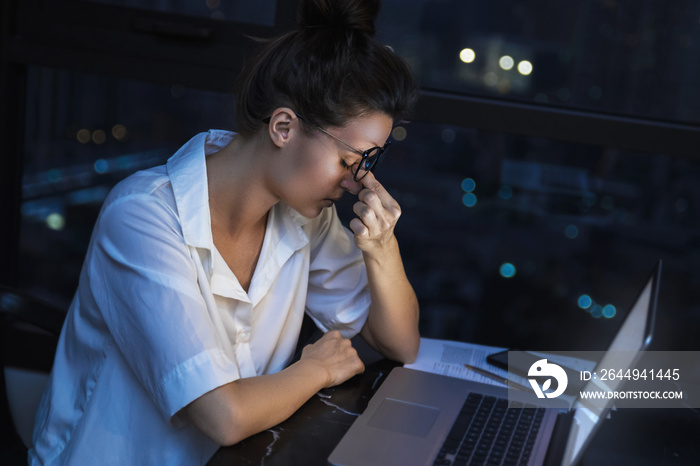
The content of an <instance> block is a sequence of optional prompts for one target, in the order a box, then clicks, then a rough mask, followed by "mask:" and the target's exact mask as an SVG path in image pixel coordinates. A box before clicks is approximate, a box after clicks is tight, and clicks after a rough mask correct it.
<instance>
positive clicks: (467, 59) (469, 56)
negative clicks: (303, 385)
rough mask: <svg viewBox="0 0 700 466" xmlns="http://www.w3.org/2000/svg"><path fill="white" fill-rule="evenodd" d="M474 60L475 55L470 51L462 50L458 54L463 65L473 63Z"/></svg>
mask: <svg viewBox="0 0 700 466" xmlns="http://www.w3.org/2000/svg"><path fill="white" fill-rule="evenodd" d="M475 58H476V53H474V51H473V50H472V49H462V51H461V52H459V59H460V60H462V61H463V62H464V63H471V62H473V61H474V59H475Z"/></svg>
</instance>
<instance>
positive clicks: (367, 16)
mask: <svg viewBox="0 0 700 466" xmlns="http://www.w3.org/2000/svg"><path fill="white" fill-rule="evenodd" d="M379 9H380V2H379V0H302V1H301V2H300V5H299V12H298V13H299V16H298V21H297V23H298V26H297V28H296V29H295V30H293V31H291V32H289V33H287V34H285V35H283V36H280V37H277V38H274V39H271V40H269V41H265V42H264V43H263V45H262V46H261V47H260V48H259V49H258V50H257V52H256V53H255V55H254V56H253V57H252V58H251V59H250V60H248V62H247V64H246V66H245V67H244V69H243V71H242V73H241V75H240V76H239V79H238V81H237V85H236V99H237V108H236V119H237V122H238V131H239V133H240V134H241V135H243V136H244V137H246V136H251V135H253V134H254V133H256V132H257V130H258V129H259V128H260V125H261V120H262V119H263V118H265V117H268V116H270V113H271V112H272V111H273V110H274V109H275V108H278V107H280V106H289V107H291V108H292V109H294V111H296V112H297V113H298V114H300V115H302V116H303V117H304V120H305V121H308V122H310V123H311V124H313V125H317V126H321V127H327V126H343V125H344V124H345V123H347V122H348V120H350V119H352V118H355V117H358V116H362V115H364V114H367V113H370V112H383V113H385V114H387V115H389V116H390V117H391V118H392V119H393V120H394V121H398V120H400V119H402V118H405V117H406V115H407V114H408V112H409V111H410V110H411V108H412V107H413V104H414V101H415V98H416V86H415V83H414V81H413V78H412V76H411V73H410V71H409V69H408V67H407V66H406V64H405V63H404V61H403V60H402V59H401V58H399V57H398V56H397V55H396V54H394V52H393V51H392V50H391V49H389V48H387V47H385V46H383V45H381V44H380V43H379V42H377V41H376V39H375V38H374V34H375V26H374V23H375V20H376V18H377V15H378V13H379Z"/></svg>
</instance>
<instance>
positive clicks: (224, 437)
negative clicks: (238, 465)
mask: <svg viewBox="0 0 700 466" xmlns="http://www.w3.org/2000/svg"><path fill="white" fill-rule="evenodd" d="M239 426H240V425H239V424H238V423H237V422H236V421H235V419H231V422H227V423H226V424H225V425H220V426H212V428H211V429H208V431H206V432H205V434H207V436H209V437H210V438H211V439H212V440H214V442H216V443H217V444H218V445H221V446H222V447H230V446H233V445H236V444H237V443H239V442H240V441H242V440H245V439H246V438H248V437H250V435H252V434H250V433H246V432H244V429H241V428H240V427H239Z"/></svg>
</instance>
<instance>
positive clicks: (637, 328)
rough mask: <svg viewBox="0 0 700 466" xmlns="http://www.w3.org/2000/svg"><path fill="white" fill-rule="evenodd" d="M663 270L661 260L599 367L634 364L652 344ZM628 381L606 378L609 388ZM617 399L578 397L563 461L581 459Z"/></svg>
mask: <svg viewBox="0 0 700 466" xmlns="http://www.w3.org/2000/svg"><path fill="white" fill-rule="evenodd" d="M660 273H661V262H659V263H658V264H657V265H656V267H655V268H654V271H653V272H652V274H651V277H650V278H649V281H648V282H647V284H646V286H645V287H644V289H643V290H642V292H641V293H640V294H639V296H638V297H637V300H636V301H635V303H634V305H633V306H632V309H631V310H630V312H629V313H628V314H627V317H626V318H625V320H624V322H623V323H622V326H621V327H620V330H619V331H618V333H617V335H616V336H615V338H614V339H613V341H612V343H611V344H610V346H609V348H608V350H607V352H606V353H605V354H604V355H603V357H602V359H601V360H600V361H599V362H598V364H597V365H596V369H600V368H604V367H615V368H621V369H628V368H633V366H634V365H635V364H636V363H637V361H638V360H639V357H640V356H641V352H642V351H643V350H644V349H646V348H647V347H648V346H649V344H650V343H651V338H652V330H653V326H654V319H655V308H656V297H657V294H658V287H659V277H660ZM624 382H625V379H622V378H618V379H615V380H612V381H606V382H605V388H606V389H607V390H619V389H620V388H621V386H622V384H623V383H624ZM601 383H602V382H600V380H591V381H590V382H588V384H587V385H586V386H585V387H584V389H583V390H584V391H585V390H587V389H589V390H590V389H593V388H596V389H600V386H601ZM594 385H595V387H594ZM613 401H614V400H605V401H602V400H599V401H598V402H597V403H596V404H594V405H591V403H590V402H584V400H582V399H581V398H579V399H577V400H576V403H575V404H574V408H575V409H576V412H575V413H574V421H573V425H572V427H571V431H570V432H569V438H568V440H567V446H566V450H565V453H564V460H563V462H562V464H563V465H566V466H569V465H573V464H575V463H576V462H577V461H578V460H579V459H580V457H581V454H582V453H583V451H584V449H585V448H586V446H587V445H588V443H589V442H590V440H591V438H592V437H593V434H594V433H595V432H596V430H597V428H598V427H599V426H600V423H601V422H602V420H603V419H605V417H606V416H607V415H608V413H609V411H610V408H611V406H612V404H613Z"/></svg>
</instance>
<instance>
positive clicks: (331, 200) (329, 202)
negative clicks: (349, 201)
mask: <svg viewBox="0 0 700 466" xmlns="http://www.w3.org/2000/svg"><path fill="white" fill-rule="evenodd" d="M341 198H342V196H338V197H331V198H326V199H324V200H323V202H324V203H325V204H326V205H327V207H330V206H332V205H333V204H335V203H336V202H338V201H339V200H340V199H341Z"/></svg>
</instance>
